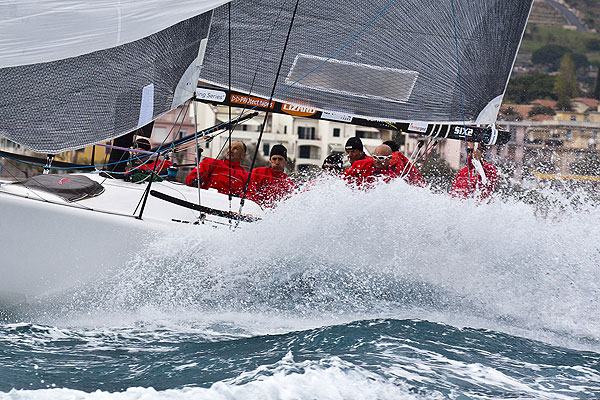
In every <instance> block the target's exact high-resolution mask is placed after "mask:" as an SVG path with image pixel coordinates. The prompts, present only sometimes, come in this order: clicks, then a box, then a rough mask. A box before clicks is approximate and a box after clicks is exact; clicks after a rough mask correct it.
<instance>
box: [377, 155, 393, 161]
mask: <svg viewBox="0 0 600 400" xmlns="http://www.w3.org/2000/svg"><path fill="white" fill-rule="evenodd" d="M390 158H392V156H373V159H374V160H379V161H385V160H389V159H390Z"/></svg>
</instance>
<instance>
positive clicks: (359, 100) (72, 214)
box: [0, 0, 533, 303]
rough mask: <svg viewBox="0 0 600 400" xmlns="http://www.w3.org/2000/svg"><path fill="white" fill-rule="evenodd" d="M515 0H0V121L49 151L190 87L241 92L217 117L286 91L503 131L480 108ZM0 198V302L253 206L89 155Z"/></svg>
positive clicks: (438, 128)
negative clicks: (113, 170)
mask: <svg viewBox="0 0 600 400" xmlns="http://www.w3.org/2000/svg"><path fill="white" fill-rule="evenodd" d="M532 2H533V1H532V0H526V1H524V0H481V1H478V2H472V1H469V0H448V1H444V2H440V1H438V0H436V1H424V0H418V1H417V0H405V1H394V0H370V1H368V2H367V1H358V2H355V3H354V4H350V3H348V2H347V1H341V0H340V1H338V0H333V1H328V2H322V1H314V0H302V1H300V0H293V1H281V0H278V1H274V0H234V1H231V2H227V1H226V0H178V1H172V0H169V1H167V0H152V1H140V0H127V1H124V0H121V1H116V0H100V1H96V2H87V1H83V0H74V1H72V2H69V3H68V4H66V3H64V2H62V1H55V0H46V1H44V2H41V3H39V4H30V3H26V4H16V3H10V4H3V5H0V32H1V33H2V37H3V40H2V41H1V42H0V77H1V79H0V88H1V91H0V93H1V96H2V101H0V136H2V137H5V138H8V139H10V140H12V141H14V142H16V143H19V144H21V145H23V146H25V147H27V148H28V149H30V150H32V151H35V152H37V153H46V154H49V155H54V154H58V153H61V152H64V151H68V150H73V149H81V148H84V147H86V146H89V145H92V144H97V143H101V142H105V141H107V140H111V139H115V138H119V137H123V136H124V135H126V134H128V133H130V132H132V131H135V130H136V129H142V128H143V127H144V126H148V124H150V123H152V121H153V120H155V119H156V118H158V117H160V116H161V115H163V114H165V113H167V112H169V111H171V110H173V109H175V108H177V107H179V106H181V105H183V104H186V102H193V103H194V104H195V102H196V101H204V102H210V103H213V104H224V105H226V104H229V105H233V106H238V107H243V113H242V114H243V115H242V114H240V115H237V116H236V117H235V118H244V115H246V114H247V113H249V112H253V111H256V110H261V111H265V112H283V113H286V112H288V113H289V111H293V110H296V111H298V110H300V109H301V110H303V111H304V115H305V116H307V117H310V118H319V119H324V120H330V121H338V122H343V123H352V124H359V125H367V126H374V127H385V128H387V129H394V130H398V131H404V132H408V133H414V134H418V135H424V136H429V137H434V138H444V139H460V140H469V141H481V142H485V143H488V144H501V143H505V142H507V141H508V139H509V137H510V134H509V133H508V132H503V131H502V130H498V129H497V128H496V126H495V122H496V116H497V112H498V110H499V107H500V104H501V102H502V97H503V95H504V92H505V89H506V86H507V83H508V79H509V77H510V72H511V69H512V66H513V63H514V60H515V58H516V53H517V50H518V48H519V44H520V41H521V39H522V35H523V32H524V28H525V25H526V22H527V18H528V15H529V12H530V10H531V6H532ZM198 82H201V83H202V84H201V85H200V86H199V85H198ZM239 99H245V100H244V101H242V103H240V102H239ZM256 99H258V100H257V101H255V100H256ZM236 100H237V101H236ZM240 104H241V105H240ZM307 110H309V111H307ZM228 124H229V125H228V126H229V127H231V124H235V121H228ZM197 131H201V130H198V129H197ZM204 134H206V132H204V133H196V134H195V135H194V136H195V138H196V139H198V137H199V136H203V135H204ZM259 140H260V139H259ZM160 151H161V150H160V149H159V150H157V151H156V154H157V155H158V154H163V153H161V152H160ZM132 157H135V156H132ZM51 159H52V157H51V156H49V157H48V163H47V169H48V170H49V171H51V170H52V168H53V167H52V165H51ZM63 189H64V190H63ZM70 189H74V190H70ZM242 206H243V210H242ZM0 210H1V213H2V215H1V218H0V243H1V244H2V254H1V255H0V275H1V276H2V280H0V303H2V302H4V303H7V302H15V301H24V300H23V299H36V298H40V297H43V296H47V295H49V294H52V293H57V292H60V291H63V290H68V289H69V288H72V287H73V286H75V285H77V284H80V283H85V282H86V281H89V280H92V279H95V278H97V277H98V276H99V274H100V272H102V271H104V270H106V269H107V268H111V267H113V266H115V265H124V263H125V262H126V260H127V258H128V257H129V255H130V254H131V249H133V248H135V246H143V245H144V244H145V243H146V242H147V241H148V240H150V239H151V238H152V237H154V236H156V235H161V234H164V233H165V232H171V231H173V230H177V229H213V228H214V227H219V226H224V227H227V226H229V227H230V226H231V225H232V221H235V223H236V224H237V223H248V222H250V221H255V220H257V219H258V218H260V216H261V213H262V211H261V209H260V207H258V206H257V205H256V204H253V203H252V202H251V201H244V200H242V199H238V198H235V197H234V198H233V199H231V198H230V197H229V196H227V195H223V194H220V193H216V192H213V191H210V190H203V189H199V188H191V187H186V186H183V185H181V184H177V183H174V182H168V181H163V182H152V179H150V180H149V181H148V182H147V183H144V184H135V183H130V182H125V181H123V180H120V179H110V176H106V175H105V174H104V175H103V174H102V173H100V172H99V171H96V172H93V173H76V172H73V173H70V174H52V173H50V174H47V175H42V176H39V177H33V178H31V179H30V180H29V181H27V182H8V181H2V182H1V184H0Z"/></svg>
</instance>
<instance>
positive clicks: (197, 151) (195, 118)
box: [192, 95, 202, 218]
mask: <svg viewBox="0 0 600 400" xmlns="http://www.w3.org/2000/svg"><path fill="white" fill-rule="evenodd" d="M195 98H196V95H194V98H192V101H193V102H194V139H196V151H195V152H194V153H195V154H196V168H198V171H200V167H199V164H200V144H199V143H198V108H197V107H196V99H195ZM196 184H197V187H198V205H199V206H201V205H202V194H201V192H202V191H201V190H200V177H198V180H197V182H196ZM201 216H202V213H201V212H200V213H199V214H198V218H200V217H201Z"/></svg>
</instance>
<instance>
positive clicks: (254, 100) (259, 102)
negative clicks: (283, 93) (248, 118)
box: [231, 94, 274, 108]
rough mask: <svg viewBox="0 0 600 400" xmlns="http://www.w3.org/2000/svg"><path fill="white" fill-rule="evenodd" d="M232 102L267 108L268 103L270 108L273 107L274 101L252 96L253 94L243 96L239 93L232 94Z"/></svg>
mask: <svg viewBox="0 0 600 400" xmlns="http://www.w3.org/2000/svg"><path fill="white" fill-rule="evenodd" d="M231 102H232V103H235V104H242V105H245V106H251V107H262V108H267V104H268V107H269V108H273V106H274V104H273V102H272V101H271V102H269V101H268V100H265V99H261V98H259V97H251V96H241V95H239V94H232V95H231Z"/></svg>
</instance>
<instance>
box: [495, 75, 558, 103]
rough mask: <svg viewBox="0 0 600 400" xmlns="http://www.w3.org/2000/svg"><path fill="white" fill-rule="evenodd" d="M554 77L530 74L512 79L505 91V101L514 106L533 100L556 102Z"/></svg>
mask: <svg viewBox="0 0 600 400" xmlns="http://www.w3.org/2000/svg"><path fill="white" fill-rule="evenodd" d="M554 81H555V77H553V76H551V75H546V74H530V75H523V76H518V77H514V78H512V79H511V80H510V83H509V84H508V88H507V90H506V96H505V97H506V100H507V101H508V102H511V103H516V104H527V103H529V102H530V101H532V100H535V99H552V100H556V95H555V93H554Z"/></svg>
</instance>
